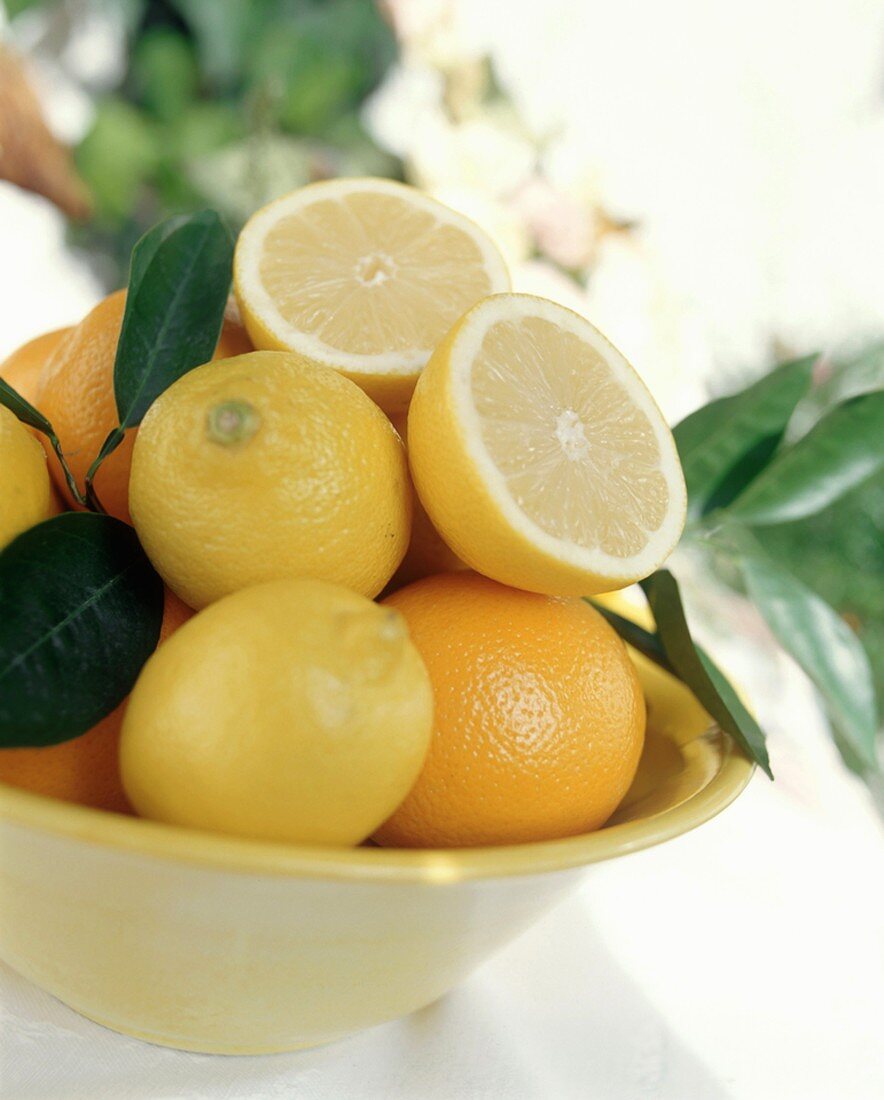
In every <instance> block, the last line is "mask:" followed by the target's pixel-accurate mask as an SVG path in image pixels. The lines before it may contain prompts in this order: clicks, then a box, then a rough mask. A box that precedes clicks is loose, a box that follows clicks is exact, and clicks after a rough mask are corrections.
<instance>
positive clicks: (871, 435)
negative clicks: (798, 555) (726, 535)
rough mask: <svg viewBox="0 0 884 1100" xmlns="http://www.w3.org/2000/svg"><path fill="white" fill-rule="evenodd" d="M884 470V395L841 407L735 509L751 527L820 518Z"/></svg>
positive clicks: (762, 477)
mask: <svg viewBox="0 0 884 1100" xmlns="http://www.w3.org/2000/svg"><path fill="white" fill-rule="evenodd" d="M882 468H884V391H882V392H881V393H871V394H867V395H866V396H865V397H857V398H854V399H853V400H852V401H848V402H846V403H845V404H843V405H839V406H838V407H837V408H835V409H834V410H833V411H832V412H830V413H829V415H828V416H826V417H825V418H824V419H822V420H821V421H820V422H819V423H818V424H817V425H816V427H814V428H812V429H811V431H810V432H808V434H807V435H805V436H804V437H803V438H802V439H800V440H799V441H798V442H797V443H796V444H794V446H792V447H790V448H789V449H787V450H784V451H781V452H780V454H779V455H778V456H777V458H775V459H774V460H773V462H771V463H770V465H769V466H768V467H767V468H766V469H765V470H764V472H763V473H761V474H760V475H759V476H758V477H757V478H756V479H755V481H753V482H752V484H751V485H750V486H749V487H748V488H747V489H746V490H745V491H744V492H743V493H742V495H741V496H739V497H738V498H737V500H736V502H735V503H734V504H732V505H731V507H730V514H731V515H732V516H733V517H734V518H736V519H739V520H741V521H742V522H744V523H748V524H750V525H764V524H771V523H787V522H788V521H789V520H795V519H803V518H804V517H805V516H812V515H815V514H816V513H817V512H821V511H822V510H823V508H826V507H827V506H828V505H830V504H832V503H833V502H834V501H836V500H838V499H839V497H842V496H843V495H844V494H845V493H847V492H849V491H850V490H851V489H853V488H854V487H855V486H857V485H859V484H861V483H862V482H863V481H865V480H866V479H867V478H870V477H872V475H873V474H875V473H877V472H878V471H879V470H881V469H882Z"/></svg>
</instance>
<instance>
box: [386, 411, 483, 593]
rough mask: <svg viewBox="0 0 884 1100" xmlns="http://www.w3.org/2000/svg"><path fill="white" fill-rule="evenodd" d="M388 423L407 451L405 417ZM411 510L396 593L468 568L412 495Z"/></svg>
mask: <svg viewBox="0 0 884 1100" xmlns="http://www.w3.org/2000/svg"><path fill="white" fill-rule="evenodd" d="M390 420H391V421H392V422H393V427H394V428H395V429H396V431H397V432H398V433H399V436H400V438H401V439H402V441H403V443H405V447H406V450H407V449H408V439H407V438H406V429H407V426H408V425H407V415H406V414H405V413H399V414H396V413H394V414H393V415H392V416H391V417H390ZM412 498H413V501H414V507H413V510H412V514H411V538H410V539H409V542H408V549H407V550H406V551H405V557H404V558H403V559H402V562H401V563H400V565H399V568H398V569H397V570H396V572H395V574H394V575H393V579H392V580H391V581H390V591H393V592H395V591H396V589H397V588H402V587H404V586H405V585H406V584H411V583H412V581H419V580H421V578H422V577H429V576H431V575H432V574H434V573H454V572H456V571H457V570H458V569H468V568H469V566H468V565H467V564H466V563H465V562H463V561H461V559H460V558H459V557H458V556H457V554H455V552H454V551H453V550H452V549H451V548H450V547H449V546H447V545H446V543H445V542H444V540H443V538H442V536H441V535H440V534H439V532H438V531H437V530H436V528H435V527H434V526H433V524H432V521H431V520H430V517H429V516H428V515H427V513H426V509H425V508H424V506H423V505H422V504H421V502H420V501H419V500H418V496H417V493H413V494H412Z"/></svg>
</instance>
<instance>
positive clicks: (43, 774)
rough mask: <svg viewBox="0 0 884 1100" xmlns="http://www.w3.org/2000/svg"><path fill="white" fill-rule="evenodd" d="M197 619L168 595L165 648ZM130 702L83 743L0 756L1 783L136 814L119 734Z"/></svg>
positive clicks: (162, 632) (4, 752) (162, 637)
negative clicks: (122, 767)
mask: <svg viewBox="0 0 884 1100" xmlns="http://www.w3.org/2000/svg"><path fill="white" fill-rule="evenodd" d="M192 615H193V611H192V610H191V608H189V607H188V606H187V605H186V604H184V603H182V601H181V600H179V599H178V597H177V596H176V595H174V593H172V592H170V591H169V589H168V588H167V589H166V592H165V602H164V606H163V625H162V628H161V630H160V640H159V642H158V643H157V644H158V645H162V643H163V642H164V641H165V640H166V639H167V638H168V637H169V636H170V635H171V634H173V633H174V632H175V631H176V630H177V629H178V627H179V626H182V625H183V624H184V623H186V622H187V620H188V619H189V618H190V617H191V616H192ZM125 712H126V700H123V702H122V703H120V705H119V706H118V707H117V708H116V709H115V710H112V711H111V712H110V714H109V715H108V716H107V717H106V718H103V719H102V720H101V721H100V722H99V723H98V724H97V725H95V726H93V727H92V729H91V730H89V732H88V733H84V734H83V736H82V737H75V738H74V739H73V740H72V741H63V742H62V743H61V744H60V745H49V746H47V747H46V748H39V749H2V750H0V783H9V784H10V785H11V786H13V787H20V788H22V789H23V790H27V791H33V792H34V793H35V794H42V795H46V796H47V797H49V798H60V799H61V800H62V801H64V802H77V803H79V804H80V805H81V806H92V807H93V808H95V809H97V810H110V811H112V812H114V813H119V814H131V813H134V811H133V809H132V807H131V805H130V804H129V799H128V798H127V797H126V792H125V791H124V790H123V784H122V781H121V779H120V728H121V726H122V724H123V715H124V714H125Z"/></svg>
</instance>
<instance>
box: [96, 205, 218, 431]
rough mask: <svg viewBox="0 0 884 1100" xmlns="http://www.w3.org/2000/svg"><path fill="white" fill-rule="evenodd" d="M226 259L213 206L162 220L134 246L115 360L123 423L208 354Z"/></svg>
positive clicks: (130, 423)
mask: <svg viewBox="0 0 884 1100" xmlns="http://www.w3.org/2000/svg"><path fill="white" fill-rule="evenodd" d="M232 262H233V241H232V239H231V236H230V233H229V232H228V230H227V229H226V227H225V226H224V224H223V222H222V221H221V219H220V218H219V217H218V215H217V214H216V213H215V211H214V210H203V211H200V212H199V213H198V214H189V215H182V216H179V217H175V218H170V219H168V220H167V221H165V222H161V223H160V224H159V225H157V226H155V227H154V228H153V229H151V230H149V231H148V232H147V233H146V234H145V235H144V236H143V237H142V238H141V240H140V241H139V242H138V244H137V245H136V246H135V248H134V250H133V252H132V267H131V274H130V280H129V292H128V294H127V296H126V311H125V313H124V315H123V327H122V331H121V332H120V341H119V344H118V345H117V357H116V360H115V362H114V396H115V398H116V402H117V412H118V414H119V417H120V426H121V427H122V428H123V429H127V428H134V427H135V426H136V425H138V424H140V423H141V419H142V417H143V416H144V414H145V413H146V412H147V410H148V409H149V408H150V406H151V405H152V404H153V402H154V401H155V400H156V399H157V398H158V397H159V396H160V394H161V393H162V392H163V391H164V390H166V389H168V387H169V386H171V385H172V383H173V382H175V381H177V380H178V379H179V378H180V377H181V376H182V375H184V374H186V373H187V372H188V371H189V370H192V369H193V368H194V367H197V366H199V365H200V364H201V363H206V362H208V361H209V360H210V359H211V358H212V353H213V352H214V350H215V345H216V344H217V343H218V336H219V334H220V332H221V323H222V321H223V319H224V307H225V305H226V304H227V295H228V292H229V290H230V278H231V265H232Z"/></svg>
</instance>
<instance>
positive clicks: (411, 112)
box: [362, 62, 445, 158]
mask: <svg viewBox="0 0 884 1100" xmlns="http://www.w3.org/2000/svg"><path fill="white" fill-rule="evenodd" d="M444 90H445V80H444V78H443V77H442V74H441V73H440V72H439V71H438V70H437V69H433V68H431V67H430V66H429V65H419V64H404V63H401V62H400V63H398V64H396V65H393V66H392V67H391V68H390V71H389V72H388V73H387V75H386V77H385V78H384V80H383V82H382V83H381V85H380V87H379V88H378V89H377V90H376V91H375V92H374V93H373V94H372V95H371V96H370V97H369V99H367V100H366V102H365V104H364V105H363V108H362V121H363V123H364V125H365V128H366V129H367V130H368V131H369V133H370V134H371V135H372V137H373V138H374V139H375V141H376V142H377V143H378V145H380V146H381V147H382V148H384V149H387V150H388V151H389V152H391V153H393V155H394V156H397V157H402V158H405V157H406V156H407V155H408V152H409V150H410V149H411V147H412V146H413V145H414V142H415V140H416V137H417V134H418V133H419V132H420V130H421V128H422V127H423V126H424V125H429V124H431V122H432V120H433V119H435V118H438V116H439V114H440V112H441V110H442V106H441V105H442V95H443V92H444Z"/></svg>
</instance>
